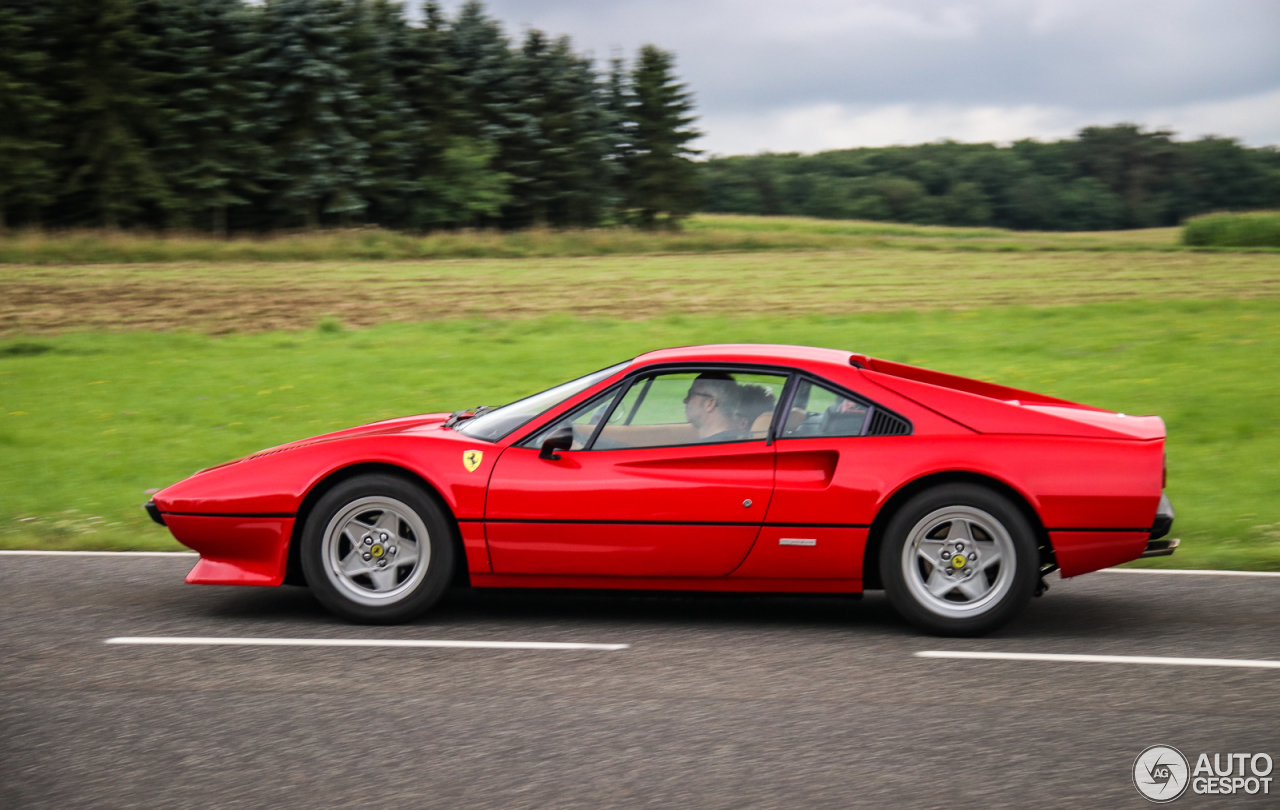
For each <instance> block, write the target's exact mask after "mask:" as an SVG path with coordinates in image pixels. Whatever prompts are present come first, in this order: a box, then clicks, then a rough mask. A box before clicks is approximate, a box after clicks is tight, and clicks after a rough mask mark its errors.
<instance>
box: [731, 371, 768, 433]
mask: <svg viewBox="0 0 1280 810" xmlns="http://www.w3.org/2000/svg"><path fill="white" fill-rule="evenodd" d="M739 392H740V393H741V397H740V399H739V405H738V424H739V425H740V426H741V428H742V429H743V430H745V431H747V432H748V433H750V431H751V428H752V426H753V425H755V423H756V420H757V419H759V418H760V417H761V416H763V415H764V414H766V413H773V408H774V406H775V405H777V404H778V403H777V400H776V399H775V398H774V396H773V392H772V391H770V390H769V389H768V388H765V387H764V386H763V385H760V384H759V383H751V384H748V385H741V384H740V385H739Z"/></svg>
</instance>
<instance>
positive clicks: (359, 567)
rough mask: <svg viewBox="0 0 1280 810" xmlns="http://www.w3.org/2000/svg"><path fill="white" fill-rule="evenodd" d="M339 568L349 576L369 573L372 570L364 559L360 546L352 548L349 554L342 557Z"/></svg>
mask: <svg viewBox="0 0 1280 810" xmlns="http://www.w3.org/2000/svg"><path fill="white" fill-rule="evenodd" d="M338 568H339V569H341V571H342V573H343V574H345V575H346V576H347V577H348V578H350V577H357V576H360V575H361V574H367V573H369V571H370V568H369V565H368V564H367V563H366V562H365V561H364V558H363V557H362V556H361V552H360V549H359V548H358V547H356V548H352V549H351V551H350V552H349V553H348V554H347V556H346V557H344V558H343V559H342V562H340V563H338Z"/></svg>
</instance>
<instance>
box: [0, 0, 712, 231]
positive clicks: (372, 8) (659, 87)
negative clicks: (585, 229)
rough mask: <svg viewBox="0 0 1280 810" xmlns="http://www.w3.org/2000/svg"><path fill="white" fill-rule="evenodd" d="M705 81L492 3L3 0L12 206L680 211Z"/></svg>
mask: <svg viewBox="0 0 1280 810" xmlns="http://www.w3.org/2000/svg"><path fill="white" fill-rule="evenodd" d="M693 121H694V116H693V102H692V97H691V95H690V93H689V91H688V90H687V88H686V87H685V85H683V84H681V83H680V82H679V81H678V80H677V78H676V76H675V73H674V59H673V56H672V55H671V54H670V53H668V52H665V51H663V50H661V49H659V48H657V47H654V46H645V47H644V48H642V49H641V50H640V51H639V53H638V54H637V55H636V57H635V58H634V60H632V62H630V63H628V62H626V61H625V60H623V59H620V58H614V59H612V60H610V62H609V63H608V64H607V65H606V66H605V67H604V68H603V69H597V67H596V65H595V63H594V62H593V60H592V59H591V58H590V57H589V56H587V55H584V54H581V53H578V52H576V51H575V50H574V48H573V45H572V42H571V41H570V40H569V38H568V37H551V36H548V35H547V34H545V33H543V32H542V31H538V30H529V31H527V32H525V34H524V36H523V37H522V38H521V39H520V41H518V42H513V41H512V40H511V39H509V38H508V36H507V35H506V34H505V32H504V31H503V28H502V26H501V25H500V23H498V22H497V21H496V20H494V19H493V18H491V17H489V16H488V15H487V13H486V11H485V9H484V7H483V6H482V4H481V3H479V2H477V1H476V0H472V2H468V3H466V4H465V5H464V6H462V7H461V8H460V9H459V10H458V12H457V14H456V15H455V16H453V17H449V16H448V15H446V14H445V13H444V12H443V11H442V10H441V9H440V8H439V7H438V6H437V5H436V4H435V3H434V2H427V3H426V4H425V5H424V7H423V9H422V14H421V19H419V20H415V21H411V20H409V19H408V18H407V16H406V14H405V12H404V9H403V7H402V6H401V5H400V4H398V3H394V2H390V1H389V0H266V2H263V3H254V2H246V0H4V3H3V4H2V5H0V227H4V226H5V225H6V224H7V225H9V226H45V227H56V228H64V227H75V226H105V227H149V228H157V227H163V228H185V229H204V230H211V231H215V232H226V231H228V230H242V229H256V230H264V229H270V228H296V227H317V226H323V225H356V224H361V223H372V224H377V225H381V226H385V227H390V228H405V229H417V230H429V229H434V228H455V227H466V226H481V227H504V228H517V227H526V226H531V225H546V226H552V227H569V226H596V225H602V224H614V223H624V222H625V223H634V224H638V225H642V226H655V225H661V224H664V223H674V222H678V221H679V219H680V218H681V217H683V216H685V215H687V214H688V213H689V212H691V211H692V210H693V209H694V208H695V207H696V205H697V203H698V200H699V185H698V183H699V179H698V168H697V166H696V165H695V164H694V163H693V162H692V161H691V160H690V158H691V157H692V156H693V155H694V154H696V152H695V151H694V150H692V149H691V148H690V146H689V143H690V141H691V140H693V139H694V138H696V137H697V136H698V134H699V133H698V132H697V131H696V130H695V129H694V128H693V126H692V125H693Z"/></svg>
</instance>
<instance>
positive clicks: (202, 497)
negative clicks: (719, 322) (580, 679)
mask: <svg viewBox="0 0 1280 810" xmlns="http://www.w3.org/2000/svg"><path fill="white" fill-rule="evenodd" d="M1164 438H1165V429H1164V423H1163V421H1162V420H1161V419H1160V418H1159V417H1157V416H1129V415H1126V414H1122V413H1112V412H1110V411H1106V410H1102V409H1100V408H1093V407H1089V406H1087V405H1080V404H1077V403H1074V402H1068V401H1066V400H1061V399H1055V398H1053V397H1048V396H1042V395H1040V394H1034V393H1031V392H1028V391H1020V390H1018V389H1014V388H1006V387H1004V386H1001V385H995V384H992V383H986V382H980V381H977V380H972V379H967V378H964V377H958V376H954V375H950V374H943V373H939V372H936V371H929V370H927V369H922V368H917V367H914V366H908V365H903V364H901V363H893V362H888V361H885V360H877V359H874V358H871V357H866V356H864V355H861V354H852V353H850V352H847V351H837V350H834V349H816V348H806V347H800V346H768V345H723V346H693V347H688V348H680V349H666V350H663V351H656V352H651V353H649V354H645V355H642V356H640V357H637V358H635V359H634V360H628V361H627V362H624V363H619V364H618V365H616V366H611V367H609V368H606V369H602V370H600V371H597V372H595V373H594V374H588V375H587V376H585V377H581V378H579V379H576V380H572V381H570V382H566V383H564V384H562V385H558V386H556V387H555V388H551V389H549V390H547V391H543V392H542V393H539V394H534V395H533V396H530V397H527V398H525V399H521V400H519V401H517V402H513V403H511V404H510V405H505V406H503V407H500V408H490V407H482V408H476V409H475V410H472V411H460V412H457V413H453V414H447V413H438V414H426V415H423V416H411V417H405V418H401V419H391V420H387V421H384V422H377V423H374V424H371V425H365V426H363V427H357V428H352V429H349V430H343V431H339V432H337V433H330V434H327V435H324V436H318V437H315V438H312V439H305V440H303V441H298V442H293V443H290V444H285V445H281V446H279V447H273V448H271V449H268V450H263V451H262V452H259V453H255V454H253V455H251V456H248V457H247V458H243V459H240V460H238V461H232V462H228V463H226V464H223V465H220V466H217V467H212V468H210V469H207V470H203V471H201V472H199V473H197V474H195V475H193V476H192V477H190V478H188V479H186V480H185V481H180V482H178V483H176V484H174V485H172V486H170V487H168V488H166V489H164V490H162V491H160V492H158V493H157V494H156V495H155V497H154V500H153V501H151V502H149V503H147V505H146V508H147V511H148V512H149V513H150V514H151V516H152V517H153V518H154V519H155V520H156V521H157V522H159V523H161V524H163V525H165V526H167V527H168V528H169V530H170V531H172V532H173V535H174V537H176V538H177V539H178V540H179V541H180V542H182V543H184V544H185V545H187V546H190V547H191V548H193V549H195V550H196V551H198V552H200V561H199V562H198V563H197V564H196V566H195V568H193V569H192V571H191V573H190V574H189V575H188V576H187V582H192V583H201V584H219V585H273V586H274V585H280V584H282V583H291V584H305V585H307V586H309V587H310V588H311V589H312V591H313V592H314V593H315V595H316V596H317V598H319V600H320V601H321V602H322V603H324V605H326V606H327V607H328V608H329V609H331V610H332V611H334V612H335V613H337V614H339V615H341V616H343V617H346V618H347V619H350V620H354V621H360V622H398V621H404V620H407V619H410V618H412V617H414V616H416V615H419V614H421V613H422V612H423V611H425V610H427V609H428V608H429V607H431V605H432V604H434V603H435V602H436V600H438V599H439V598H440V596H441V594H442V593H443V592H444V590H445V589H446V588H447V587H448V586H449V585H450V584H452V583H458V582H463V583H469V584H470V585H471V587H475V588H512V587H516V588H522V587H532V588H642V589H664V590H698V591H751V592H791V593H843V594H858V593H861V592H862V591H863V590H864V589H877V588H883V589H884V590H885V591H886V593H887V595H888V598H889V600H890V601H891V603H892V604H893V606H894V608H895V609H896V610H897V611H898V612H900V613H901V614H902V615H903V616H904V617H905V618H906V619H908V620H909V621H911V622H913V623H914V624H916V625H917V626H919V627H921V628H923V629H925V630H927V631H930V632H935V633H943V634H956V635H972V634H978V633H985V632H988V631H990V630H992V629H994V628H996V627H999V626H1000V625H1002V624H1004V623H1005V622H1007V621H1009V620H1010V619H1011V618H1013V617H1014V616H1015V615H1016V614H1017V613H1018V612H1019V611H1020V610H1021V609H1022V608H1023V607H1024V605H1025V604H1026V602H1027V601H1028V599H1030V598H1031V596H1032V595H1039V594H1040V593H1041V592H1042V591H1043V590H1044V588H1045V587H1047V586H1046V585H1045V582H1044V577H1045V576H1046V575H1047V574H1049V573H1051V572H1053V571H1055V570H1056V571H1059V572H1060V573H1061V576H1064V577H1070V576H1075V575H1077V574H1083V573H1086V572H1088V571H1094V570H1097V569H1099V568H1105V567H1107V566H1112V565H1116V564H1117V563H1122V562H1126V561H1128V560H1133V559H1136V558H1138V557H1143V556H1154V555H1161V554H1169V553H1172V551H1173V549H1174V547H1176V545H1177V541H1176V540H1170V539H1162V538H1165V537H1166V535H1167V534H1168V532H1169V529H1170V526H1171V524H1172V522H1173V510H1172V508H1171V507H1170V505H1169V501H1168V499H1167V498H1166V497H1165V496H1164V495H1163V488H1164Z"/></svg>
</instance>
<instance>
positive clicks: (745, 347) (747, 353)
mask: <svg viewBox="0 0 1280 810" xmlns="http://www.w3.org/2000/svg"><path fill="white" fill-rule="evenodd" d="M852 356H853V353H852V352H849V351H842V350H840V349H820V348H816V347H814V346H787V345H784V344H776V343H714V344H708V345H704V346H680V347H678V348H674V349H659V350H658V351H654V352H648V353H647V354H642V355H640V356H639V357H637V358H636V359H635V361H634V362H633V364H632V367H633V368H634V367H636V366H641V365H645V366H647V365H652V364H655V363H764V364H768V365H794V364H796V363H822V364H826V363H833V364H836V365H841V366H847V365H849V358H850V357H852Z"/></svg>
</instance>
